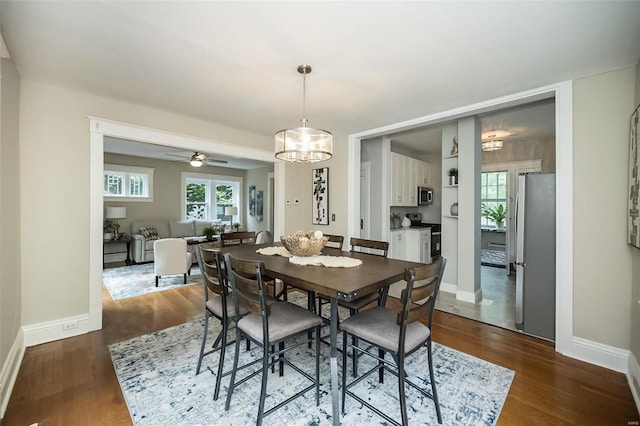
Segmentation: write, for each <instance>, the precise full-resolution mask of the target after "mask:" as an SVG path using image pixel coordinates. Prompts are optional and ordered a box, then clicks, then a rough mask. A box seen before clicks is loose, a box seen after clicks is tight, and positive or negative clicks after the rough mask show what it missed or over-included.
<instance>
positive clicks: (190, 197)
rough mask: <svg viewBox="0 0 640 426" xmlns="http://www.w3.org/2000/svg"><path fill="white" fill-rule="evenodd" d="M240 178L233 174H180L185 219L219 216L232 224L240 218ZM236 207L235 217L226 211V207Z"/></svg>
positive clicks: (214, 217)
mask: <svg viewBox="0 0 640 426" xmlns="http://www.w3.org/2000/svg"><path fill="white" fill-rule="evenodd" d="M242 181H243V178H241V177H235V176H218V175H201V174H197V173H183V174H182V188H183V193H184V197H183V200H184V203H183V217H184V218H185V219H204V220H216V219H219V220H220V221H221V222H222V223H228V224H232V223H235V222H240V221H241V216H240V215H241V214H242V213H241V212H242V208H241V202H242V197H241V193H242V192H241V188H242ZM232 206H233V207H238V215H236V216H235V217H233V216H227V215H226V214H225V208H226V207H232Z"/></svg>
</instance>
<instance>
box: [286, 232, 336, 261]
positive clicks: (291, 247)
mask: <svg viewBox="0 0 640 426" xmlns="http://www.w3.org/2000/svg"><path fill="white" fill-rule="evenodd" d="M316 232H318V231H316ZM319 236H320V238H317V236H316V233H315V232H313V231H311V232H304V231H296V232H294V233H293V234H291V235H283V236H281V237H280V241H281V242H282V245H283V246H284V247H285V248H286V249H287V250H288V251H289V253H291V254H292V255H294V256H302V257H306V256H318V255H320V254H321V252H322V249H323V248H324V246H325V245H326V244H327V241H329V237H324V236H322V233H319Z"/></svg>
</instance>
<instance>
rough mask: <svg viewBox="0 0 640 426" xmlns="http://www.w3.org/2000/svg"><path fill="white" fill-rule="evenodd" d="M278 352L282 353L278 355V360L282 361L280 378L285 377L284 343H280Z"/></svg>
mask: <svg viewBox="0 0 640 426" xmlns="http://www.w3.org/2000/svg"><path fill="white" fill-rule="evenodd" d="M278 350H279V351H280V355H278V359H279V360H280V361H279V363H278V370H279V371H280V377H282V376H284V353H282V351H284V342H280V343H279V344H278Z"/></svg>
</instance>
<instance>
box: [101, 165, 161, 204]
mask: <svg viewBox="0 0 640 426" xmlns="http://www.w3.org/2000/svg"><path fill="white" fill-rule="evenodd" d="M103 176H104V182H103V183H104V185H103V192H102V194H103V196H104V199H105V200H107V201H117V200H122V199H123V198H126V199H128V200H127V201H153V169H150V168H146V167H134V166H121V165H117V164H105V165H104V172H103Z"/></svg>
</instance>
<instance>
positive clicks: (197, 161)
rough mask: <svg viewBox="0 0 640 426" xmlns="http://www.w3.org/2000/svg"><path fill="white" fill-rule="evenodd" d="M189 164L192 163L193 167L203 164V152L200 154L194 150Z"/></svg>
mask: <svg viewBox="0 0 640 426" xmlns="http://www.w3.org/2000/svg"><path fill="white" fill-rule="evenodd" d="M189 164H191V165H192V166H193V167H200V166H202V154H198V153H197V152H194V153H193V155H192V156H191V160H190V161H189Z"/></svg>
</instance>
